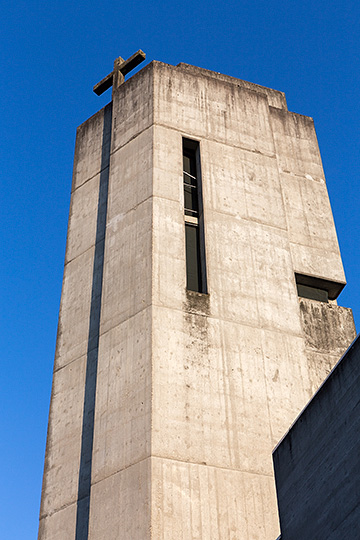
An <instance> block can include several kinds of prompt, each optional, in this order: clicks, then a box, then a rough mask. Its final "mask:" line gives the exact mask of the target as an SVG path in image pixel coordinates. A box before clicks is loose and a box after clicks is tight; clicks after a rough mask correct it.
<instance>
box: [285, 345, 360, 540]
mask: <svg viewBox="0 0 360 540" xmlns="http://www.w3.org/2000/svg"><path fill="white" fill-rule="evenodd" d="M359 385H360V342H359V339H357V340H356V341H355V342H354V344H353V345H352V346H351V347H350V349H349V350H348V351H347V352H346V354H345V355H344V357H343V358H342V359H341V361H340V362H339V363H338V364H337V365H336V366H335V368H334V370H333V371H332V373H331V374H330V376H329V377H328V379H327V380H326V381H325V383H324V384H323V385H322V386H321V388H320V390H319V391H318V392H317V393H316V395H315V396H314V397H313V399H312V400H311V401H310V403H309V404H308V405H307V407H306V408H305V409H304V411H302V413H301V415H300V416H299V418H298V419H297V420H296V422H295V424H294V425H293V426H292V427H291V429H290V431H289V432H288V433H287V434H286V436H285V437H284V439H283V440H282V441H281V443H280V444H279V446H278V447H277V448H276V449H275V451H274V467H275V477H276V486H277V496H278V501H279V515H280V523H281V533H282V534H281V539H282V540H298V539H299V540H300V539H301V540H302V539H303V538H316V540H342V539H343V538H359V536H360V497H359V481H358V476H359V468H360V459H359V438H358V434H359V429H360V420H359V419H360V415H359V402H360V401H359Z"/></svg>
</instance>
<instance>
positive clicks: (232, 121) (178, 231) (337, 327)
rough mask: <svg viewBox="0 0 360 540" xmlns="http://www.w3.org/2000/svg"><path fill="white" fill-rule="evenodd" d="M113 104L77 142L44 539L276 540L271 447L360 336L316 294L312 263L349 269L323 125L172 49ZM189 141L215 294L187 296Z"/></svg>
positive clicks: (335, 276) (275, 95) (322, 274)
mask: <svg viewBox="0 0 360 540" xmlns="http://www.w3.org/2000/svg"><path fill="white" fill-rule="evenodd" d="M109 107H110V106H108V107H107V109H105V110H102V111H100V112H99V113H97V114H96V115H95V116H94V117H92V118H90V119H89V120H88V121H87V122H85V123H84V124H83V125H82V126H81V127H80V128H79V131H78V136H77V143H76V155H75V165H74V180H73V194H72V203H71V211H70V220H69V232H68V243H67V253H66V264H65V273H64V285H63V293H62V302H61V310H60V319H59V335H58V345H57V354H56V359H55V372H54V384H53V396H52V404H51V410H50V418H49V437H48V445H47V457H46V463H45V473H44V486H43V496H42V507H41V515H40V519H41V525H40V532H39V538H40V539H41V540H43V539H50V538H51V539H52V538H62V536H61V532H59V527H61V523H62V521H63V520H66V527H65V524H64V531H68V532H66V534H65V532H64V536H63V538H76V540H80V539H81V540H83V539H84V540H88V539H91V540H100V539H101V538H105V537H106V538H107V539H109V540H110V539H114V540H115V539H118V538H120V537H123V538H129V539H131V540H145V539H150V538H156V539H157V538H163V539H166V540H178V539H179V538H182V539H183V540H193V539H197V538H198V539H209V540H210V539H215V538H219V539H220V538H229V539H230V538H241V539H242V540H247V539H248V540H254V539H259V540H260V539H261V540H264V539H269V540H274V539H275V538H276V537H277V535H278V532H279V528H278V518H277V508H276V496H275V488H274V480H273V470H272V461H271V452H272V449H273V447H274V446H275V444H276V443H277V442H278V440H279V439H280V438H281V437H282V436H283V434H284V433H285V432H286V430H287V429H288V427H289V425H290V424H291V423H292V421H293V420H294V419H295V417H296V415H297V414H298V412H299V411H300V410H301V409H302V408H303V407H304V405H305V404H306V403H307V401H308V400H309V398H310V397H311V395H312V393H313V392H314V391H315V390H316V388H317V386H318V385H319V384H320V382H321V381H322V380H323V379H324V378H325V376H326V375H327V372H328V370H329V368H330V367H332V365H333V364H334V363H335V362H336V360H337V359H338V357H339V356H340V355H341V353H342V352H343V350H344V349H345V348H346V347H347V345H348V344H349V343H350V342H351V340H352V339H353V337H354V325H353V321H352V315H351V312H350V311H349V310H347V309H346V308H340V307H339V306H337V305H336V302H335V301H333V302H332V303H330V304H322V303H321V309H320V308H318V306H319V305H320V303H318V302H315V301H313V300H300V301H299V298H298V295H297V289H296V283H295V272H296V273H298V274H304V275H308V276H314V277H315V278H322V279H324V280H327V281H329V282H340V283H344V282H345V277H344V272H343V268H342V263H341V258H340V253H339V248H338V243H337V238H336V232H335V227H334V223H333V218H332V214H331V208H330V204H329V200H328V195H327V190H326V184H325V179H324V174H323V169H322V165H321V158H320V153H319V149H318V145H317V140H316V135H315V130H314V126H313V121H312V119H311V118H307V117H304V116H301V115H298V114H295V113H291V112H289V111H288V110H287V107H286V101H285V96H284V94H283V93H281V92H277V91H275V90H271V89H267V88H263V87H260V86H257V85H253V84H251V83H247V82H245V81H241V80H238V79H233V78H231V77H227V76H224V75H221V74H217V73H214V72H209V71H206V70H202V69H200V68H195V67H193V66H187V65H184V64H180V65H179V66H177V67H174V66H169V65H165V64H162V63H159V62H152V63H151V64H149V65H148V66H147V67H146V68H144V69H143V70H141V71H140V72H139V73H138V74H136V75H135V76H134V77H132V78H131V79H129V80H128V81H127V82H126V83H125V84H123V85H122V86H120V88H119V89H118V90H116V91H115V92H114V95H113V102H112V111H110V109H109ZM110 113H112V114H111V116H110ZM183 137H185V138H187V139H193V140H196V141H198V142H199V148H200V158H201V178H202V193H203V207H204V232H205V251H206V267H207V285H208V294H206V295H205V294H198V293H194V292H191V291H187V290H186V261H185V230H184V200H183V176H182V139H183ZM104 186H105V187H106V189H105V187H104ZM105 194H106V200H105ZM102 224H103V225H104V228H103V229H102ZM99 231H100V232H99ZM101 231H102V232H101ZM314 302H315V306H314V305H313V304H314ZM319 310H320V311H319ZM94 313H95V314H96V313H98V314H99V315H98V318H96V317H95V316H94ZM95 319H96V325H95V323H94V320H95ZM338 323H339V324H338ZM330 330H331V331H332V332H333V333H334V334H333V337H332V339H326V336H327V335H328V333H329V332H330ZM337 338H339V339H337ZM91 395H93V398H91ZM89 396H90V397H89ZM91 399H92V401H91ZM89 403H90V405H89ZM86 475H88V477H89V478H88V482H87V479H86ZM86 486H87V487H86ZM61 516H66V517H63V518H61Z"/></svg>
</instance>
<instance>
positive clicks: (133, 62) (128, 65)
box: [120, 49, 146, 75]
mask: <svg viewBox="0 0 360 540" xmlns="http://www.w3.org/2000/svg"><path fill="white" fill-rule="evenodd" d="M145 58H146V55H145V53H144V52H143V51H142V50H141V49H139V50H138V51H137V52H136V53H135V54H133V55H132V56H130V58H128V59H127V60H126V61H125V62H124V63H123V64H121V66H120V71H121V73H122V74H123V75H127V74H128V73H129V72H130V71H131V70H132V69H134V68H136V66H138V65H139V64H141V62H143V61H144V60H145Z"/></svg>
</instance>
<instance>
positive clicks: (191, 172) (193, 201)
mask: <svg viewBox="0 0 360 540" xmlns="http://www.w3.org/2000/svg"><path fill="white" fill-rule="evenodd" d="M196 176H197V174H196V152H195V151H194V150H193V151H191V150H186V149H185V148H184V154H183V177H184V207H185V215H186V216H193V217H198V216H199V200H198V182H197V177H196Z"/></svg>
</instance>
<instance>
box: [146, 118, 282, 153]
mask: <svg viewBox="0 0 360 540" xmlns="http://www.w3.org/2000/svg"><path fill="white" fill-rule="evenodd" d="M153 126H159V127H162V128H165V129H168V130H170V131H176V132H177V133H180V135H181V136H183V137H189V138H195V139H196V140H199V141H201V140H203V139H206V141H211V142H215V143H217V144H223V145H224V146H228V147H230V148H237V149H239V150H243V151H244V152H249V153H250V154H260V155H261V156H266V157H269V158H273V159H275V158H276V153H274V152H271V153H270V152H260V150H257V149H256V148H246V147H244V146H240V145H238V144H231V143H229V142H223V141H219V139H214V138H212V137H210V136H209V135H206V136H204V137H200V138H199V135H198V134H196V133H192V132H190V131H189V132H185V131H184V130H182V129H177V128H176V127H173V126H169V125H168V124H163V123H162V122H154V123H153Z"/></svg>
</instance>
